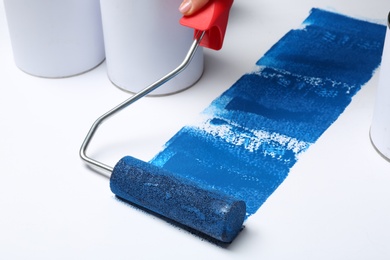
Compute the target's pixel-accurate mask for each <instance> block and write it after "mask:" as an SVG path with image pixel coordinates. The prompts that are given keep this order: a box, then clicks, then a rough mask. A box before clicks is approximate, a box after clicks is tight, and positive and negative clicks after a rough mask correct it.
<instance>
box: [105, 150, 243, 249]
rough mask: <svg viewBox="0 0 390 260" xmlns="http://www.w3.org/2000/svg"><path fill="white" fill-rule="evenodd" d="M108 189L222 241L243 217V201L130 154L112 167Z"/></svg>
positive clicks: (236, 229) (226, 240) (231, 234)
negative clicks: (204, 186) (205, 187)
mask: <svg viewBox="0 0 390 260" xmlns="http://www.w3.org/2000/svg"><path fill="white" fill-rule="evenodd" d="M110 188H111V191H112V192H113V193H114V194H115V195H116V196H118V197H119V198H122V199H124V200H126V201H129V202H131V203H133V204H136V205H138V206H141V207H142V208H146V209H148V210H150V211H152V212H155V213H157V214H159V215H162V216H164V217H166V218H168V219H171V220H174V221H175V222H178V223H180V224H181V225H184V226H187V227H189V228H191V229H194V230H197V231H199V232H201V233H203V234H206V235H207V236H210V237H212V238H214V239H217V240H219V241H221V242H224V243H230V242H231V241H233V239H234V238H235V237H236V236H237V235H238V233H239V232H240V230H241V229H242V225H243V222H244V219H245V216H246V205H245V202H243V201H241V200H238V199H235V198H233V197H230V196H228V195H225V194H222V193H219V192H216V191H214V190H206V189H202V188H199V187H198V186H197V185H196V184H194V183H192V182H191V181H189V180H187V179H183V178H180V177H178V176H174V175H173V174H172V173H170V172H168V171H166V170H164V169H162V168H159V167H157V166H154V165H152V164H149V163H146V162H143V161H141V160H138V159H136V158H133V157H130V156H126V157H124V158H122V159H121V160H120V161H119V162H118V163H117V165H116V166H115V168H114V170H113V172H112V175H111V178H110Z"/></svg>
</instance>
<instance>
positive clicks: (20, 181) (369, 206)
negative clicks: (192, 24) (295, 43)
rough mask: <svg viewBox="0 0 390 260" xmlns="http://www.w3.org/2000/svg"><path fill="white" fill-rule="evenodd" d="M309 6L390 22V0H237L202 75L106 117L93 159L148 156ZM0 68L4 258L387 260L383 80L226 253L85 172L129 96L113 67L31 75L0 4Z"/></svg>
mask: <svg viewBox="0 0 390 260" xmlns="http://www.w3.org/2000/svg"><path fill="white" fill-rule="evenodd" d="M312 7H322V8H326V9H329V10H334V11H337V12H340V13H344V14H348V15H353V16H355V17H359V18H367V19H370V20H374V21H381V22H382V23H383V24H384V23H385V19H386V17H387V13H388V11H389V10H390V2H389V1H388V0H377V1H375V4H373V2H372V1H369V0H361V1H353V0H348V1H339V0H337V1H336V0H321V1H309V0H296V1H287V0H275V1H264V0H259V1H253V0H237V1H236V2H235V4H234V8H233V9H232V13H231V19H230V25H229V28H228V33H227V36H226V39H225V45H224V48H223V49H222V50H221V51H220V52H211V51H207V52H206V71H205V74H204V75H203V77H202V79H201V80H200V81H199V82H198V83H197V84H196V85H195V86H194V87H192V88H190V89H188V90H187V91H184V92H182V93H179V94H176V95H172V96H167V97H163V98H146V99H144V100H142V101H140V103H137V104H135V105H134V106H133V107H131V108H129V109H128V110H126V111H124V112H123V113H122V114H120V115H118V116H117V117H115V118H113V119H112V120H110V121H109V123H108V122H107V125H104V126H103V127H102V128H101V130H100V132H99V133H98V135H97V136H96V139H94V143H93V145H92V146H91V149H90V151H91V154H92V156H94V157H95V158H98V159H100V160H102V161H104V162H106V163H108V164H111V165H113V164H114V163H115V162H116V161H117V160H119V158H121V157H122V156H124V155H126V154H130V155H133V156H136V157H139V158H141V159H144V160H148V159H150V158H151V157H152V156H153V155H154V154H156V153H157V151H159V150H160V148H161V146H162V145H163V144H164V143H165V142H166V141H167V140H168V138H170V137H171V136H172V135H173V134H174V133H175V132H176V131H178V130H179V129H180V128H181V126H183V125H185V124H186V123H188V122H191V121H192V120H193V119H194V117H196V116H197V115H198V114H199V112H200V111H202V110H203V108H205V107H206V106H207V105H208V104H209V103H210V102H211V101H212V100H213V99H215V98H216V97H217V96H218V95H219V94H221V93H222V92H223V91H224V90H225V89H227V88H229V87H230V86H231V85H232V84H233V83H234V82H235V81H236V80H237V79H238V78H239V77H240V76H241V75H243V74H244V73H246V72H249V71H251V70H252V68H253V66H254V64H255V62H256V61H257V59H258V58H260V57H261V56H262V55H263V54H264V52H265V51H267V50H268V49H269V48H270V47H271V46H272V45H273V44H274V43H275V42H277V41H278V40H279V38H280V37H281V36H283V35H284V34H285V33H286V32H287V31H288V30H290V29H292V28H295V27H298V26H299V25H300V23H301V22H302V21H303V19H305V18H306V17H307V15H308V12H309V10H310V9H311V8H312ZM0 73H1V74H0V82H1V83H0V162H1V173H0V174H1V181H0V209H1V213H0V259H75V258H77V259H194V258H196V259H355V260H356V259H362V260H363V259H364V260H365V259H380V260H382V259H383V260H385V259H390V248H389V244H390V221H389V220H390V202H389V198H390V163H389V162H388V161H386V160H385V159H383V158H382V157H381V156H380V155H378V153H377V152H376V151H375V150H374V148H373V146H372V145H371V143H370V139H369V128H370V124H371V118H372V112H373V107H374V99H375V92H376V86H377V84H378V73H376V74H375V75H374V77H373V79H372V80H371V81H370V82H369V83H368V84H367V85H366V86H364V87H363V89H362V90H361V91H360V92H359V93H358V94H357V95H356V96H355V97H354V99H353V102H352V103H351V105H350V106H349V107H348V108H347V109H346V111H345V112H344V113H343V114H342V115H341V116H340V118H339V119H338V120H337V121H336V123H334V124H333V125H332V126H331V127H330V128H329V129H328V130H327V131H326V132H325V134H324V135H323V136H322V137H321V138H320V139H319V140H318V141H317V142H316V143H315V144H314V145H313V146H311V147H310V149H309V150H308V151H307V152H306V153H304V155H303V156H302V158H301V159H300V160H299V161H298V163H297V164H296V165H295V166H294V167H293V168H292V170H291V172H290V175H289V177H288V178H287V179H286V181H285V182H283V184H282V185H281V186H280V187H279V188H278V189H277V191H276V192H275V193H274V194H273V195H272V196H271V197H270V198H269V200H268V201H267V202H266V203H265V204H264V205H263V206H262V207H261V208H260V210H259V211H258V212H257V213H256V214H255V215H254V216H252V217H251V218H250V219H249V220H248V221H247V222H246V228H245V230H244V231H243V232H242V233H241V234H240V236H239V237H238V238H237V239H236V240H235V242H234V243H233V244H232V245H231V246H230V247H229V248H227V249H223V248H220V247H217V246H215V245H213V244H210V243H208V242H206V241H202V240H201V239H199V238H198V237H195V236H193V235H190V234H188V233H187V232H185V231H182V230H179V229H177V228H175V227H172V226H171V225H169V224H166V223H165V222H164V221H161V220H159V219H157V218H154V217H152V216H150V215H147V214H145V213H143V212H140V211H139V210H136V209H134V208H132V207H130V206H127V205H125V204H123V203H121V202H118V201H117V200H116V199H115V198H114V197H113V195H112V193H111V192H110V189H109V187H108V180H107V179H105V178H104V177H101V176H99V175H97V174H96V173H94V172H92V171H90V170H89V169H87V168H86V167H84V164H83V163H82V162H81V160H80V159H79V157H78V149H79V147H80V145H81V142H82V141H83V139H84V137H85V134H86V132H87V131H88V129H89V127H90V125H91V124H92V122H93V121H94V120H95V119H96V117H98V116H100V115H101V114H102V113H104V112H105V111H106V110H108V109H110V108H112V107H113V106H114V105H116V104H118V103H119V102H121V101H123V100H124V99H125V98H127V97H128V96H129V94H127V93H125V92H122V91H120V90H118V89H117V88H116V87H114V86H113V85H112V84H111V83H110V82H109V80H108V78H107V76H106V67H105V64H102V65H101V66H99V67H98V68H96V69H95V70H93V71H91V72H89V73H86V74H83V75H80V76H77V77H73V78H67V79H61V80H48V79H42V78H36V77H32V76H29V75H27V74H25V73H23V72H21V71H20V70H19V69H17V68H16V67H15V65H14V62H13V59H12V53H11V47H10V43H9V37H8V32H7V28H6V24H5V19H4V15H3V6H2V5H0Z"/></svg>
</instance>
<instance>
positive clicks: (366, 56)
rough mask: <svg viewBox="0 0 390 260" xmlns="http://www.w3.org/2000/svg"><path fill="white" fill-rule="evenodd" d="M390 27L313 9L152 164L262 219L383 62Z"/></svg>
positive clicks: (182, 132) (156, 157)
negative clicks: (304, 156)
mask: <svg viewBox="0 0 390 260" xmlns="http://www.w3.org/2000/svg"><path fill="white" fill-rule="evenodd" d="M385 32H386V28H385V26H383V25H378V24H374V23H370V22H366V21H360V20H356V19H353V18H350V17H346V16H343V15H340V14H335V13H331V12H327V11H324V10H320V9H313V10H311V13H310V15H309V17H308V18H307V19H306V20H305V21H304V22H303V26H302V28H301V29H296V30H291V31H290V32H288V33H287V34H286V35H285V36H284V37H283V38H282V39H281V40H279V41H278V42H277V43H276V44H275V45H274V46H273V47H272V48H271V49H270V50H269V51H268V52H267V53H266V54H265V55H264V56H263V57H262V58H261V59H259V61H258V62H257V65H258V69H257V70H256V71H254V72H252V73H249V74H246V75H244V76H242V77H241V78H240V79H239V80H238V81H237V82H236V83H235V84H234V85H233V86H232V87H231V88H230V89H228V90H227V91H226V92H225V93H223V94H222V95H221V96H220V97H218V98H217V99H215V100H214V101H213V102H212V103H211V104H210V106H209V107H208V108H206V109H205V110H204V111H203V113H202V116H203V120H202V121H201V122H199V123H198V124H195V125H192V126H185V127H184V128H182V129H181V130H180V131H179V132H178V133H177V134H176V135H175V136H173V137H172V139H171V140H169V141H168V142H167V143H166V145H165V148H164V150H163V151H161V152H160V153H159V154H157V155H156V156H155V157H154V158H153V159H152V160H151V161H150V162H151V163H152V164H154V165H156V166H159V167H162V168H164V169H166V170H169V171H171V172H174V173H175V174H178V175H180V176H183V177H185V178H188V179H191V180H193V181H195V182H196V183H198V184H199V185H200V186H201V187H203V188H205V189H216V190H219V191H222V192H225V193H227V194H230V195H232V196H235V197H237V198H239V199H242V200H244V201H245V202H246V204H247V216H250V215H251V214H254V213H255V212H256V211H257V210H258V209H259V207H260V206H261V205H262V204H263V203H264V202H265V201H266V200H267V198H268V197H269V196H270V195H271V194H272V193H273V192H274V191H275V190H276V189H277V187H278V186H279V185H280V184H281V183H282V182H283V181H284V179H285V178H286V177H287V175H288V173H289V171H290V169H291V168H292V167H293V165H294V164H295V163H296V162H297V160H298V159H299V155H300V154H301V153H303V152H305V151H306V150H307V149H308V148H309V147H310V145H311V144H312V143H314V142H315V141H316V140H317V139H318V138H319V137H320V136H321V135H322V133H324V131H326V129H327V128H328V127H329V126H330V125H331V124H332V123H333V122H334V121H335V120H336V119H337V118H338V117H339V115H340V114H341V113H342V112H343V111H344V109H345V108H346V107H347V106H348V104H349V103H350V102H351V100H352V97H353V96H354V95H355V94H356V93H357V92H358V91H359V90H360V88H361V87H362V86H363V85H364V84H365V83H366V82H367V81H368V80H369V79H370V78H371V77H372V75H373V73H374V71H375V70H376V68H377V67H378V66H379V64H380V60H381V54H382V50H383V42H384V37H385Z"/></svg>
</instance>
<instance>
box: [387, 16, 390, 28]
mask: <svg viewBox="0 0 390 260" xmlns="http://www.w3.org/2000/svg"><path fill="white" fill-rule="evenodd" d="M387 27H389V29H390V12H389V14H388V16H387Z"/></svg>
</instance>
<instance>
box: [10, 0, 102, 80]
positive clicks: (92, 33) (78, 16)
mask: <svg viewBox="0 0 390 260" xmlns="http://www.w3.org/2000/svg"><path fill="white" fill-rule="evenodd" d="M4 5H5V11H6V16H7V22H8V28H9V33H10V38H11V44H12V49H13V54H14V60H15V63H16V65H17V66H18V67H19V68H20V69H21V70H23V71H25V72H26V73H29V74H32V75H35V76H40V77H48V78H61V77H68V76H73V75H77V74H80V73H83V72H85V71H88V70H91V69H93V68H94V67H96V66H97V65H99V64H100V63H101V62H102V61H103V60H104V58H105V54H104V42H103V31H102V25H101V14H100V5H99V0H4Z"/></svg>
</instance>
